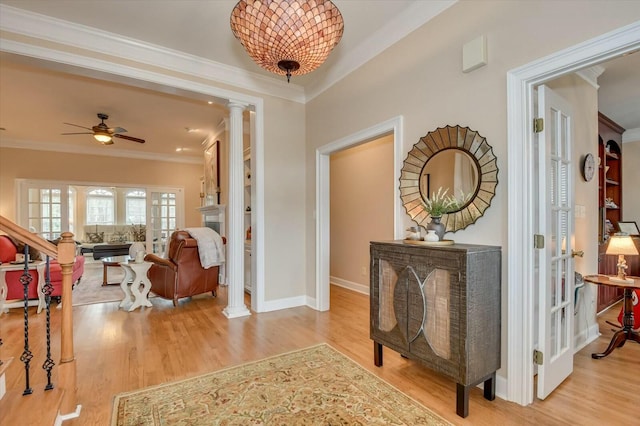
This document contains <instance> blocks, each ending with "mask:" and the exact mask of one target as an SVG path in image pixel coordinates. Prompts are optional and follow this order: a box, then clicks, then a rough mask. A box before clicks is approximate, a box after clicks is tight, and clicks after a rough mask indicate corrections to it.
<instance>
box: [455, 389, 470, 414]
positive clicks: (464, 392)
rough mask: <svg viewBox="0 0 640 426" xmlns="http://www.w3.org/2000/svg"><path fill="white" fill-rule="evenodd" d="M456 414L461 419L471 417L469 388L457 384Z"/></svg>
mask: <svg viewBox="0 0 640 426" xmlns="http://www.w3.org/2000/svg"><path fill="white" fill-rule="evenodd" d="M456 414H457V415H459V416H460V417H467V416H468V415H469V386H464V385H461V384H460V383H456Z"/></svg>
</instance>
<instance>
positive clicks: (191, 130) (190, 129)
mask: <svg viewBox="0 0 640 426" xmlns="http://www.w3.org/2000/svg"><path fill="white" fill-rule="evenodd" d="M184 129H185V130H186V131H187V133H197V132H199V131H200V129H192V128H191V127H185V128H184Z"/></svg>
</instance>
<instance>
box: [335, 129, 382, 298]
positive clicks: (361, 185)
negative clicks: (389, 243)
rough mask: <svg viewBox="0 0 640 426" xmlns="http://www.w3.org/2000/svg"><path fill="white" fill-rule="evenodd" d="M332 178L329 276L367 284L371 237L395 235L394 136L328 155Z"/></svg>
mask: <svg viewBox="0 0 640 426" xmlns="http://www.w3.org/2000/svg"><path fill="white" fill-rule="evenodd" d="M330 182H331V188H330V191H331V194H330V203H331V218H330V222H331V234H330V241H331V247H330V250H331V260H330V261H331V270H330V275H331V280H332V282H334V283H338V284H342V285H346V286H350V285H351V284H356V285H360V286H363V287H366V290H368V288H369V242H370V241H374V240H377V241H380V240H392V239H393V187H394V185H395V182H394V180H393V136H385V137H382V138H380V139H378V140H375V141H372V142H368V143H366V144H362V145H359V146H356V147H353V148H350V149H347V150H344V151H341V152H338V153H335V154H333V155H331V159H330ZM336 279H337V280H336ZM361 290H365V289H361Z"/></svg>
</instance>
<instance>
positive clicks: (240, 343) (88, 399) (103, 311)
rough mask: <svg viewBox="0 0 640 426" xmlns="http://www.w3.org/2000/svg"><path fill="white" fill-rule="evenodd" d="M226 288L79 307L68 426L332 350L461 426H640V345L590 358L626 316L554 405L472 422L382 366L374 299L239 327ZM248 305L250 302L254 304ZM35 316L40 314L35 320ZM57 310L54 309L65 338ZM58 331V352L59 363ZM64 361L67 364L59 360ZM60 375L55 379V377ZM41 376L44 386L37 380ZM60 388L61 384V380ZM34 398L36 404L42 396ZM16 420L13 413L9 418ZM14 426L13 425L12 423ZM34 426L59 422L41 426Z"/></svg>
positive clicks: (13, 319) (477, 393)
mask: <svg viewBox="0 0 640 426" xmlns="http://www.w3.org/2000/svg"><path fill="white" fill-rule="evenodd" d="M226 291H227V290H226V287H222V288H221V289H220V291H219V296H218V298H212V297H211V296H210V295H201V296H198V297H194V298H192V299H191V300H188V299H186V300H184V301H182V302H181V303H180V305H179V306H178V307H176V308H174V307H173V306H172V304H171V301H165V300H162V299H159V298H155V299H152V303H153V308H150V309H148V308H147V309H144V310H136V311H134V312H125V311H122V310H118V303H117V302H112V303H105V304H96V305H85V306H77V307H74V309H73V310H74V312H73V313H74V323H75V335H74V337H75V353H76V359H77V364H78V380H79V383H78V398H79V403H80V404H82V412H81V417H80V418H79V419H76V420H71V421H67V422H65V423H64V424H65V425H72V426H84V425H107V424H109V421H110V416H111V406H112V402H113V397H114V396H115V395H116V394H118V393H120V392H125V391H131V390H136V389H139V388H142V387H145V386H151V385H156V384H160V383H164V382H167V381H174V380H180V379H185V378H188V377H193V376H197V375H199V374H204V373H208V372H211V371H214V370H217V369H220V368H224V367H227V366H230V365H236V364H241V363H244V362H247V361H252V360H256V359H261V358H265V357H268V356H272V355H277V354H279V353H282V352H287V351H291V350H295V349H299V348H304V347H307V346H310V345H313V344H317V343H321V342H327V343H329V344H330V345H332V346H333V347H335V348H336V349H338V350H339V351H341V352H342V353H344V354H345V355H347V356H348V357H350V358H352V359H353V360H355V361H356V362H358V363H359V364H361V365H362V366H363V367H365V368H366V369H368V370H369V371H372V372H373V373H374V374H376V375H378V376H379V377H381V378H383V379H384V380H386V381H387V382H389V383H391V384H392V385H393V386H395V387H396V388H398V389H400V390H401V391H403V392H405V393H406V394H408V395H409V396H411V397H412V398H414V399H416V400H417V401H419V402H421V403H422V404H424V405H425V406H427V407H429V408H431V409H432V410H433V411H434V412H436V413H438V414H440V415H441V416H442V417H444V418H446V419H447V420H449V421H450V422H452V423H453V424H456V425H496V424H506V425H513V424H515V425H540V424H544V425H564V424H588V425H591V424H634V422H636V421H637V419H636V417H635V414H634V413H635V412H636V409H637V395H639V394H640V381H638V380H630V377H633V376H634V375H635V373H633V371H635V369H637V360H638V359H640V345H638V344H636V343H634V342H627V344H625V346H624V347H623V348H621V349H616V350H615V351H614V352H613V353H612V354H611V355H609V356H608V357H606V358H604V359H602V360H593V359H591V353H592V352H599V351H601V350H603V349H604V348H605V347H606V346H607V344H608V343H609V340H610V338H611V336H612V335H613V332H612V331H611V327H610V326H609V325H607V324H604V320H606V319H608V320H610V321H613V322H616V317H617V314H618V311H619V308H614V309H610V310H609V311H607V312H606V313H605V314H604V315H602V316H601V318H600V319H599V321H600V323H601V326H600V331H601V333H602V336H601V337H599V338H598V339H597V340H596V341H595V342H593V343H591V344H590V345H588V346H587V347H585V348H584V349H583V350H581V351H580V352H579V353H577V354H576V356H575V357H574V373H573V374H572V375H571V376H570V377H569V378H568V379H567V380H566V381H565V382H564V383H563V384H562V385H560V387H559V388H558V389H557V390H556V391H555V392H553V393H552V394H551V395H550V397H549V398H547V399H546V400H544V401H540V400H536V401H535V402H534V403H533V404H531V405H530V406H527V407H522V406H520V405H517V404H514V403H511V402H507V401H504V400H501V399H500V398H496V400H495V401H487V400H485V399H484V397H483V394H482V390H481V389H479V388H475V389H472V390H471V395H470V401H469V417H467V418H466V419H462V418H460V417H458V416H457V415H456V412H455V400H456V399H455V395H456V387H455V383H453V382H452V381H451V380H449V379H447V378H446V377H444V376H442V375H439V374H436V373H433V372H431V371H430V370H429V369H427V368H425V367H424V366H422V365H420V364H419V363H417V362H415V361H411V360H408V359H405V358H402V357H401V356H400V355H399V354H397V353H395V352H393V351H391V350H389V349H387V348H385V349H384V352H385V354H384V356H385V358H384V366H383V367H381V368H379V367H375V366H374V363H373V344H372V341H371V340H370V339H369V298H368V296H366V295H362V294H359V293H355V292H352V291H349V290H345V289H343V288H340V287H335V286H332V287H331V310H330V311H328V312H317V311H314V310H312V309H310V308H306V307H299V308H293V309H286V310H282V311H276V312H268V313H262V314H256V313H253V314H252V315H251V316H250V317H245V318H236V319H233V320H229V319H227V318H226V317H224V316H223V315H222V309H223V308H224V307H225V306H226V297H227V295H226ZM247 303H249V301H248V299H247ZM34 312H35V310H34ZM31 319H32V320H31V324H30V330H31V339H30V341H31V347H32V351H33V352H34V354H36V358H38V361H34V362H33V363H32V369H31V371H32V382H34V383H36V382H42V381H43V380H42V377H44V372H43V371H42V370H41V369H40V365H41V364H42V360H43V359H44V337H43V333H44V315H42V314H41V315H36V314H35V313H34V314H33V315H32V316H31ZM59 320H60V313H59V311H56V310H53V311H52V323H53V324H54V325H53V329H54V330H59ZM22 331H23V323H22V311H21V310H19V309H12V310H10V313H9V314H4V315H2V316H0V335H1V336H2V337H3V340H4V346H3V347H2V353H1V354H0V356H2V358H8V357H14V358H16V359H15V360H14V362H13V363H12V364H11V365H10V368H9V369H8V371H7V388H8V390H13V391H16V390H18V391H20V392H21V389H22V387H23V386H24V377H23V372H22V363H21V362H20V361H19V360H18V358H19V357H20V353H21V352H22ZM59 341H60V336H59V334H57V332H55V333H54V335H53V337H52V342H53V344H54V349H53V353H54V354H57V355H55V356H54V359H55V361H56V362H58V361H59ZM56 357H57V358H56ZM54 371H55V370H54ZM36 378H37V380H36ZM55 379H56V377H55V374H54V380H55ZM32 396H35V395H32ZM41 408H42V407H41V406H40V400H39V398H32V397H23V399H22V400H21V401H20V403H19V404H17V403H16V402H15V401H14V400H7V399H6V398H5V400H2V401H0V416H1V417H0V424H3V425H4V424H25V423H23V422H21V421H20V422H18V423H15V422H14V420H15V419H21V417H20V415H21V413H23V412H25V411H38V410H40V409H41ZM5 413H8V414H5ZM5 422H6V423H5ZM28 424H30V425H40V424H42V425H46V424H50V423H45V422H40V423H38V422H35V423H28Z"/></svg>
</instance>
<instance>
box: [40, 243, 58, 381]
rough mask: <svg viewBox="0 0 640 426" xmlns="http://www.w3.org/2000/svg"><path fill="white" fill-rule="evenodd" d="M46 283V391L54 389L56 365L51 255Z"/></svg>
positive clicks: (46, 269) (46, 273)
mask: <svg viewBox="0 0 640 426" xmlns="http://www.w3.org/2000/svg"><path fill="white" fill-rule="evenodd" d="M44 271H45V275H44V276H45V282H44V287H43V288H42V292H43V293H44V299H45V302H46V307H45V312H46V323H47V326H46V336H47V359H45V361H44V364H42V368H43V369H44V370H45V371H46V372H47V385H46V386H45V387H44V390H51V389H53V383H51V370H52V369H53V366H54V365H56V363H55V362H53V359H52V358H51V293H52V292H53V286H52V285H51V271H50V269H49V255H47V262H46V265H45V270H44Z"/></svg>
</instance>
